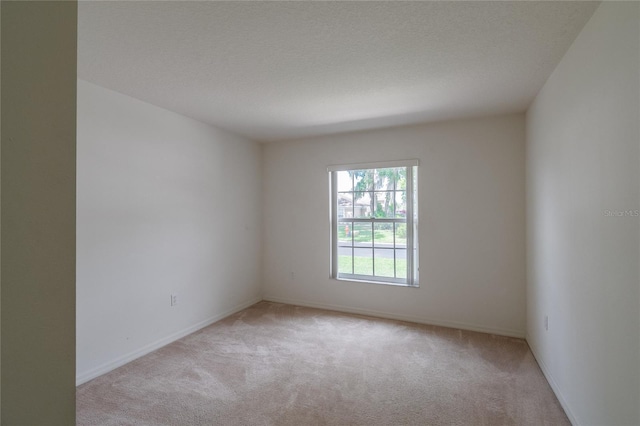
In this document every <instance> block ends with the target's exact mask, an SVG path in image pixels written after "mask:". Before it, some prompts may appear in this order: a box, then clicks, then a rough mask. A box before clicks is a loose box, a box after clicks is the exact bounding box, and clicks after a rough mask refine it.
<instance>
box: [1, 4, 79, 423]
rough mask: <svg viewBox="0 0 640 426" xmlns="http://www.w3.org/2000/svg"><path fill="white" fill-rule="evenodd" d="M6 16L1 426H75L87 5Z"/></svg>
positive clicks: (32, 7)
mask: <svg viewBox="0 0 640 426" xmlns="http://www.w3.org/2000/svg"><path fill="white" fill-rule="evenodd" d="M1 8H2V17H1V19H2V21H1V22H2V24H1V33H2V52H1V56H2V80H1V85H2V94H1V100H0V103H1V104H2V107H3V108H2V111H1V113H2V164H1V167H2V170H1V172H2V176H1V179H2V211H1V219H2V240H1V246H2V267H1V274H2V352H1V358H2V374H1V383H0V387H2V400H1V401H0V405H1V406H2V418H1V419H0V423H2V424H3V425H71V424H73V423H74V421H75V380H74V379H75V357H74V353H75V260H76V256H75V255H76V247H75V229H76V220H75V208H76V198H75V195H76V179H75V178H76V176H75V160H76V57H77V53H76V40H77V33H76V28H77V25H76V22H77V19H76V18H77V3H76V2H73V1H64V2H62V1H61V2H2V6H1Z"/></svg>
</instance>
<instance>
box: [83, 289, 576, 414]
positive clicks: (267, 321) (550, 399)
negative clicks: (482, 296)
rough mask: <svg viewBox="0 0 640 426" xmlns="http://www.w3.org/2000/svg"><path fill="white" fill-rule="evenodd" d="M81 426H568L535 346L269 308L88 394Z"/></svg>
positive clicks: (160, 354) (136, 364)
mask: <svg viewBox="0 0 640 426" xmlns="http://www.w3.org/2000/svg"><path fill="white" fill-rule="evenodd" d="M77 424H78V425H568V424H569V421H568V419H567V417H566V416H565V414H564V412H563V411H562V408H561V407H560V405H559V403H558V401H557V400H556V398H555V396H554V394H553V392H552V391H551V388H550V387H549V385H548V383H547V382H546V380H545V378H544V376H543V375H542V373H541V371H540V369H539V368H538V365H537V364H536V361H535V360H534V358H533V355H532V354H531V351H530V350H529V348H528V346H527V343H526V342H525V341H524V340H520V339H513V338H507V337H498V336H493V335H488V334H482V333H474V332H467V331H459V330H454V329H448V328H442V327H435V326H426V325H418V324H412V323H406V322H400V321H391V320H383V319H377V318H369V317H363V316H357V315H348V314H341V313H336V312H331V311H325V310H319V309H309V308H301V307H294V306H290V305H283V304H275V303H267V302H261V303H258V304H256V305H254V306H252V307H250V308H248V309H245V310H243V311H241V312H239V313H237V314H235V315H232V316H230V317H228V318H226V319H224V320H222V321H220V322H218V323H216V324H213V325H211V326H209V327H207V328H205V329H203V330H200V331H199V332H196V333H194V334H192V335H190V336H187V337H185V338H183V339H181V340H179V341H177V342H175V343H173V344H171V345H168V346H165V347H164V348H162V349H159V350H157V351H156V352H153V353H151V354H149V355H147V356H145V357H142V358H140V359H138V360H136V361H133V362H131V363H129V364H127V365H125V366H123V367H121V368H119V369H117V370H114V371H112V372H110V373H108V374H106V375H104V376H101V377H99V378H97V379H94V380H92V381H91V382H88V383H86V384H84V385H82V386H80V387H78V391H77Z"/></svg>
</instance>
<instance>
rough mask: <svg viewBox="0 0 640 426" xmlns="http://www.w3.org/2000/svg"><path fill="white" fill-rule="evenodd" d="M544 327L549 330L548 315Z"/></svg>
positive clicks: (545, 317)
mask: <svg viewBox="0 0 640 426" xmlns="http://www.w3.org/2000/svg"><path fill="white" fill-rule="evenodd" d="M544 329H545V330H546V331H549V316H548V315H545V316H544Z"/></svg>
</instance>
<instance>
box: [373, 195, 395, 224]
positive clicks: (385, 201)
mask: <svg viewBox="0 0 640 426" xmlns="http://www.w3.org/2000/svg"><path fill="white" fill-rule="evenodd" d="M393 202H394V201H393V191H384V192H376V193H375V213H374V216H375V217H377V218H392V217H393Z"/></svg>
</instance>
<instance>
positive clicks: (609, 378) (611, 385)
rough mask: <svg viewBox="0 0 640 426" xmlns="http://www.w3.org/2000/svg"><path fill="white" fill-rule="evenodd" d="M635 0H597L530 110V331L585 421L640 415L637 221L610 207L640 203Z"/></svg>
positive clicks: (629, 421) (566, 399)
mask: <svg viewBox="0 0 640 426" xmlns="http://www.w3.org/2000/svg"><path fill="white" fill-rule="evenodd" d="M639 6H640V5H639V4H638V3H634V2H629V3H619V2H604V3H603V4H602V5H601V6H600V7H599V9H598V10H597V11H596V12H595V14H594V15H593V17H592V18H591V20H590V21H589V22H588V23H587V25H586V26H585V28H584V29H583V30H582V32H581V33H580V35H579V36H578V37H577V39H576V40H575V42H574V44H573V45H572V46H571V48H570V49H569V50H568V51H567V53H566V55H565V56H564V58H563V59H562V61H561V62H560V64H559V65H558V67H557V68H556V70H555V71H554V73H553V74H552V75H551V77H550V78H549V80H548V81H547V82H546V84H545V86H544V88H543V89H542V90H541V91H540V93H539V94H538V96H537V98H536V100H535V102H534V103H533V104H532V106H531V107H530V109H529V111H528V114H527V221H528V231H527V232H528V234H527V237H528V239H527V240H528V251H527V253H528V262H527V264H528V286H527V305H528V306H527V307H528V310H527V312H528V315H527V339H528V341H529V344H530V345H531V347H532V349H533V350H534V353H535V355H536V357H537V359H538V361H539V362H540V363H541V365H542V367H543V369H544V370H545V373H546V374H547V377H548V378H549V379H550V382H551V384H552V386H553V387H554V389H555V391H556V394H557V395H558V396H559V398H560V399H561V402H562V403H563V405H564V407H565V410H566V411H567V412H568V414H569V416H570V417H571V419H572V421H573V422H574V423H575V424H580V425H638V424H640V414H639V411H638V410H639V408H638V407H639V406H640V392H639V374H640V373H639V372H640V355H639V351H640V349H639V348H640V346H639V345H640V342H639V328H640V316H639V310H638V303H639V294H638V287H639V283H640V280H639V275H638V258H639V254H640V253H639V246H638V243H639V227H638V226H639V222H638V217H637V216H623V217H607V216H606V210H611V211H612V212H613V211H624V210H636V211H637V209H639V208H640V205H639V202H638V201H639V178H640V176H639V174H638V164H639V163H638V159H639V140H640V133H639V131H638V122H639V120H640V109H639V97H640V86H639V78H640V70H639V68H638V61H639V54H638V52H639V49H640V45H639V37H640V33H639V23H640V12H639ZM545 316H548V317H549V330H548V331H545V327H544V317H545Z"/></svg>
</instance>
